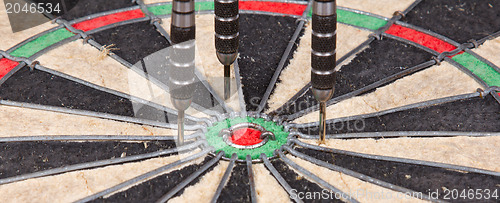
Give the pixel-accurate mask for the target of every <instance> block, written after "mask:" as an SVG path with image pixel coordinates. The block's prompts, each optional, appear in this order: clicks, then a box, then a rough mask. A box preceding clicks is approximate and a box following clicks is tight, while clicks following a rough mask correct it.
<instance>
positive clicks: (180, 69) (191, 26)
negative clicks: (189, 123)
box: [169, 0, 195, 145]
mask: <svg viewBox="0 0 500 203" xmlns="http://www.w3.org/2000/svg"><path fill="white" fill-rule="evenodd" d="M194 17H195V16H194V0H188V1H181V0H174V2H173V6H172V18H171V19H172V23H171V27H170V31H171V33H170V35H171V40H172V44H173V46H172V49H171V50H170V58H169V64H170V69H169V88H170V92H171V100H172V103H173V105H174V107H175V108H176V109H177V112H178V116H177V125H178V130H177V133H178V134H177V136H178V142H179V144H180V145H182V144H183V143H184V117H185V116H184V112H185V110H186V109H187V108H189V106H190V105H191V101H192V97H193V92H194V89H193V83H194V68H195V62H194V61H195V42H194V39H195V18H194Z"/></svg>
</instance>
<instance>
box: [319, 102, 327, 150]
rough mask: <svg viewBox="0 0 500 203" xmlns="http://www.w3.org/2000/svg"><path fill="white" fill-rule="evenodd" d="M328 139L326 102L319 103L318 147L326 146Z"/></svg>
mask: <svg viewBox="0 0 500 203" xmlns="http://www.w3.org/2000/svg"><path fill="white" fill-rule="evenodd" d="M325 137H326V102H320V103H319V142H318V145H321V144H325Z"/></svg>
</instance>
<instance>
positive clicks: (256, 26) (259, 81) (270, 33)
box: [238, 14, 297, 111]
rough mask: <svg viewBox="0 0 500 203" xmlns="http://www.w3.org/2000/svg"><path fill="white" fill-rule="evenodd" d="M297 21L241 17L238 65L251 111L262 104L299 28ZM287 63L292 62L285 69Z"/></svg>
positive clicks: (246, 15)
mask: <svg viewBox="0 0 500 203" xmlns="http://www.w3.org/2000/svg"><path fill="white" fill-rule="evenodd" d="M296 20H297V19H296V18H292V17H287V16H270V15H255V14H240V58H239V60H238V64H239V67H240V73H241V77H242V81H241V82H242V86H243V94H244V97H245V103H246V104H247V110H248V111H255V110H256V109H257V107H258V105H259V104H260V101H261V99H262V96H263V95H264V93H265V92H266V89H267V86H268V85H269V83H270V82H271V78H272V77H273V75H274V72H275V71H276V68H277V67H278V64H279V62H280V60H281V57H282V56H283V54H284V52H285V49H286V47H287V45H288V42H289V41H290V39H291V37H292V35H293V33H294V32H295V29H296V28H297V24H296V23H295V22H296ZM293 51H295V48H294V49H293V50H292V52H293ZM288 63H289V59H288V60H287V62H286V64H285V67H286V65H287V64H288Z"/></svg>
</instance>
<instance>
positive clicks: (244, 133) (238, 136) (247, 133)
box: [230, 128, 263, 146]
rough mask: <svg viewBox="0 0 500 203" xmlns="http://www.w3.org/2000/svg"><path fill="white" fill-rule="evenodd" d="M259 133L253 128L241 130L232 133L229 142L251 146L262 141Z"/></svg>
mask: <svg viewBox="0 0 500 203" xmlns="http://www.w3.org/2000/svg"><path fill="white" fill-rule="evenodd" d="M261 134H262V132H261V131H259V130H256V129H253V128H241V129H237V130H235V131H233V135H232V136H231V138H230V139H231V142H232V143H234V144H237V145H241V146H251V145H256V144H259V143H261V142H262V141H263V140H262V139H260V135H261Z"/></svg>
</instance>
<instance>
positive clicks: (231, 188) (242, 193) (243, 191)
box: [217, 163, 251, 203]
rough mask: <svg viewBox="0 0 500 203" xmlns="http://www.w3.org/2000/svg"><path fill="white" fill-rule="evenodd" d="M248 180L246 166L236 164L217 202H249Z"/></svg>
mask: <svg viewBox="0 0 500 203" xmlns="http://www.w3.org/2000/svg"><path fill="white" fill-rule="evenodd" d="M249 178H250V177H248V168H247V165H246V164H239V163H236V166H234V168H233V171H232V172H231V176H229V181H228V182H227V183H226V186H224V188H223V189H222V191H221V193H220V196H219V198H218V199H217V202H220V203H226V202H227V203H231V202H251V197H250V196H251V194H250V193H251V192H250V179H249Z"/></svg>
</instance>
